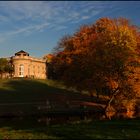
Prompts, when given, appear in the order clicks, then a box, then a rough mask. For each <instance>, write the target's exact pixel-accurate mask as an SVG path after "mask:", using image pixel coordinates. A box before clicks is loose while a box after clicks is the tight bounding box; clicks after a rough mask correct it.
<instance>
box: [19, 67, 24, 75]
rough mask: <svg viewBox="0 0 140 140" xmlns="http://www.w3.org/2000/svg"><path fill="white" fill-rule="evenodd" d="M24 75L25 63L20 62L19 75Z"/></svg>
mask: <svg viewBox="0 0 140 140" xmlns="http://www.w3.org/2000/svg"><path fill="white" fill-rule="evenodd" d="M23 76H24V65H23V64H20V66H19V77H23Z"/></svg>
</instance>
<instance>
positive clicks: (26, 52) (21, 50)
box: [15, 50, 29, 56]
mask: <svg viewBox="0 0 140 140" xmlns="http://www.w3.org/2000/svg"><path fill="white" fill-rule="evenodd" d="M21 53H24V54H27V55H28V56H29V53H27V52H25V51H23V50H21V51H19V52H17V53H15V55H17V54H21Z"/></svg>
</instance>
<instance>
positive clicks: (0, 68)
mask: <svg viewBox="0 0 140 140" xmlns="http://www.w3.org/2000/svg"><path fill="white" fill-rule="evenodd" d="M12 72H13V67H12V64H11V63H10V61H8V60H7V59H6V58H0V75H1V78H2V77H3V74H4V73H9V74H11V73H12Z"/></svg>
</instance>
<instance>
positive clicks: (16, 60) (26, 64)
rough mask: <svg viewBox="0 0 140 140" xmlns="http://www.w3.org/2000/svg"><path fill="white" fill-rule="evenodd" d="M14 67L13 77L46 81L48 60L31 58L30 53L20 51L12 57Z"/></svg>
mask: <svg viewBox="0 0 140 140" xmlns="http://www.w3.org/2000/svg"><path fill="white" fill-rule="evenodd" d="M11 60H12V64H13V66H14V75H13V77H29V78H36V79H46V78H47V74H46V73H47V72H46V69H47V68H46V60H45V59H43V58H42V59H39V58H34V57H31V56H29V54H28V53H26V52H24V51H20V52H18V53H15V56H13V57H11Z"/></svg>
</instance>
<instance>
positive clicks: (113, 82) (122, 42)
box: [53, 18, 140, 108]
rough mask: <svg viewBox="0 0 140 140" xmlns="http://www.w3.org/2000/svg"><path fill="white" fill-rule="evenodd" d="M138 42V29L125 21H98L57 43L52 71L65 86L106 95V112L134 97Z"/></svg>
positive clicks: (107, 19) (105, 19) (106, 19)
mask: <svg viewBox="0 0 140 140" xmlns="http://www.w3.org/2000/svg"><path fill="white" fill-rule="evenodd" d="M139 41H140V38H139V30H138V28H137V27H136V26H134V25H132V24H131V23H130V22H129V21H128V20H127V19H124V18H118V19H110V18H101V19H99V20H98V21H97V22H96V23H95V24H92V25H84V26H82V27H81V28H80V29H79V30H78V31H77V32H75V34H73V35H72V36H66V37H63V38H62V39H61V40H60V42H59V44H58V47H57V48H58V49H57V50H59V49H60V50H61V51H58V53H56V55H55V57H54V59H53V62H54V64H55V65H54V67H55V68H54V69H55V70H56V74H58V73H59V74H58V75H59V76H58V77H59V79H60V80H62V81H64V83H65V84H66V85H67V86H73V87H75V88H76V89H78V90H87V91H89V93H90V94H91V95H92V93H93V92H94V91H96V93H97V96H99V94H102V93H104V94H106V95H108V96H109V97H110V100H109V102H108V104H107V106H106V108H107V107H108V106H110V104H111V103H112V101H113V102H115V103H116V104H117V103H120V101H122V100H124V99H128V100H130V99H132V98H134V97H135V95H136V92H135V90H134V88H133V87H134V85H135V80H134V74H136V71H135V69H136V68H137V67H138V64H139V62H138V61H139V60H140V59H139V51H138V50H139V49H138V47H139ZM136 64H137V65H136ZM57 72H58V73H57ZM114 99H116V100H114ZM118 101H119V102H118Z"/></svg>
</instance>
